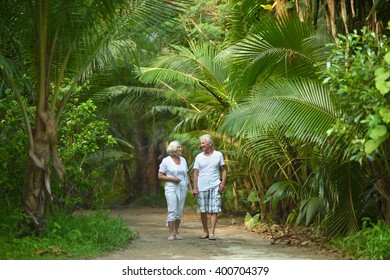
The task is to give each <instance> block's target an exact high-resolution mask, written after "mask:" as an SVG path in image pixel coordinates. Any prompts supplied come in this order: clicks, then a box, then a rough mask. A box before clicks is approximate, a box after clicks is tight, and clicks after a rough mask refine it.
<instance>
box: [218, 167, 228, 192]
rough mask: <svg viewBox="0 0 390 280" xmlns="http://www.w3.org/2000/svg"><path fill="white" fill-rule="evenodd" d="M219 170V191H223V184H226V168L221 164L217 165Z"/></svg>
mask: <svg viewBox="0 0 390 280" xmlns="http://www.w3.org/2000/svg"><path fill="white" fill-rule="evenodd" d="M219 170H220V171H221V183H220V184H219V191H220V192H223V190H224V189H225V184H226V174H227V170H226V167H225V165H221V166H220V167H219Z"/></svg>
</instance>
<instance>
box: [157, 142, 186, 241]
mask: <svg viewBox="0 0 390 280" xmlns="http://www.w3.org/2000/svg"><path fill="white" fill-rule="evenodd" d="M181 153H182V147H181V145H180V143H179V141H173V142H171V143H169V145H168V147H167V154H168V156H167V157H165V158H164V159H163V160H162V162H161V164H160V168H159V171H158V179H159V180H162V181H164V182H165V186H164V190H165V198H166V200H167V206H168V207H167V208H168V215H167V221H168V227H169V237H168V240H181V239H183V237H181V236H180V235H179V226H180V223H181V218H182V214H183V208H184V203H185V200H186V194H187V187H189V189H190V191H191V193H192V192H193V190H192V186H191V181H190V176H189V174H188V166H187V161H186V160H185V158H184V157H182V156H181Z"/></svg>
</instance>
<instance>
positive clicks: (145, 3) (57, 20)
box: [0, 0, 186, 229]
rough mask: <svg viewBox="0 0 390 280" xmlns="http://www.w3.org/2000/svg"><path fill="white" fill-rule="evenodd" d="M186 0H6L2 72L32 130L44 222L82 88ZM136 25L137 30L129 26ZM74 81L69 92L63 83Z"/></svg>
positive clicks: (32, 194)
mask: <svg viewBox="0 0 390 280" xmlns="http://www.w3.org/2000/svg"><path fill="white" fill-rule="evenodd" d="M185 2H186V1H184V0H183V1H175V2H172V1H157V0H134V1H124V0H109V1H107V0H103V1H100V0H99V1H95V0H85V1H65V0H57V1H47V0H39V1H29V0H23V1H14V0H7V1H2V9H1V12H0V13H1V19H2V20H3V21H4V22H3V25H2V28H1V35H0V36H1V38H4V39H5V40H4V43H2V44H1V46H0V47H1V49H0V62H1V68H0V69H1V75H2V78H3V80H5V81H6V82H7V85H8V87H10V88H12V90H13V92H14V93H15V96H16V97H17V99H18V101H19V103H20V107H21V110H22V112H23V115H24V119H25V125H26V133H27V134H28V136H29V143H28V156H29V162H30V164H29V172H28V183H27V184H26V188H25V192H24V193H25V210H26V212H27V213H28V214H29V215H30V217H31V225H32V227H33V228H35V229H41V228H42V226H43V225H44V222H45V217H46V212H47V209H48V205H49V203H50V198H51V187H50V174H49V171H50V166H53V167H54V169H55V170H56V171H57V174H58V176H59V177H63V176H64V169H63V167H62V163H61V160H60V159H59V157H58V155H57V149H56V143H57V132H58V126H59V125H60V120H61V115H62V112H63V110H64V108H65V105H66V103H67V101H68V100H69V98H70V97H71V96H72V94H73V92H74V88H75V87H76V86H77V85H78V84H79V83H82V82H83V81H85V80H86V79H87V78H88V77H90V75H91V74H92V73H93V71H94V70H95V69H98V68H101V67H104V65H106V64H108V63H110V62H111V61H113V60H114V59H118V58H120V57H122V58H123V59H129V58H132V57H134V55H133V54H134V53H136V52H137V42H136V41H135V40H132V38H131V37H130V35H134V34H136V33H137V32H138V33H140V30H142V27H144V26H151V25H155V24H156V23H158V22H162V21H166V20H168V19H170V18H172V16H174V15H175V14H177V12H178V11H180V9H181V8H182V6H181V4H183V3H185ZM129 31H131V32H129ZM63 86H68V90H67V91H66V92H65V93H62V92H61V90H60V89H61V87H63ZM27 93H29V94H30V97H31V99H32V100H33V102H35V104H36V115H35V117H34V118H33V119H34V127H32V123H33V122H32V121H31V120H30V116H28V115H27V112H26V109H25V108H26V103H25V102H26V100H27V99H26V98H25V97H24V96H28V95H26V94H27Z"/></svg>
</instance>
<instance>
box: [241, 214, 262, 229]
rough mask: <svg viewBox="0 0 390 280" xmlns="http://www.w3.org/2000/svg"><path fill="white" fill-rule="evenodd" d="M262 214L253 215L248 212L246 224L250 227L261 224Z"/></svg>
mask: <svg viewBox="0 0 390 280" xmlns="http://www.w3.org/2000/svg"><path fill="white" fill-rule="evenodd" d="M259 218H260V214H256V215H254V216H253V217H252V216H251V215H250V214H249V213H248V212H247V213H246V215H245V220H244V223H245V226H246V227H248V228H253V227H255V226H257V225H258V224H259Z"/></svg>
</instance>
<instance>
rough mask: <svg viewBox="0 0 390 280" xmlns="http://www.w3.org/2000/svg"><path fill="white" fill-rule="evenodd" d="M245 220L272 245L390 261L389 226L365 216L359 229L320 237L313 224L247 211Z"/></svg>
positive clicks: (338, 255)
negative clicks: (265, 219) (268, 218)
mask: <svg viewBox="0 0 390 280" xmlns="http://www.w3.org/2000/svg"><path fill="white" fill-rule="evenodd" d="M244 223H245V226H246V227H247V228H249V229H251V230H253V231H256V232H258V233H259V234H260V235H262V236H264V237H267V238H270V239H271V240H272V242H271V243H272V244H277V243H284V244H287V245H292V246H313V248H319V250H324V251H329V252H331V253H332V254H333V255H335V256H336V255H337V259H349V260H390V225H389V224H385V223H384V222H383V221H378V222H377V223H373V222H372V221H371V220H370V219H368V218H365V219H364V220H363V226H362V229H361V230H360V231H358V232H357V233H355V234H351V235H348V236H345V237H336V238H334V239H329V238H322V237H320V236H319V235H318V234H317V232H318V231H317V230H316V229H315V228H313V227H305V226H298V227H297V226H291V225H286V224H283V225H279V224H273V223H270V224H268V223H263V222H260V221H259V215H258V214H256V215H254V216H251V215H250V214H249V213H247V214H246V216H245V219H244Z"/></svg>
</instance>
